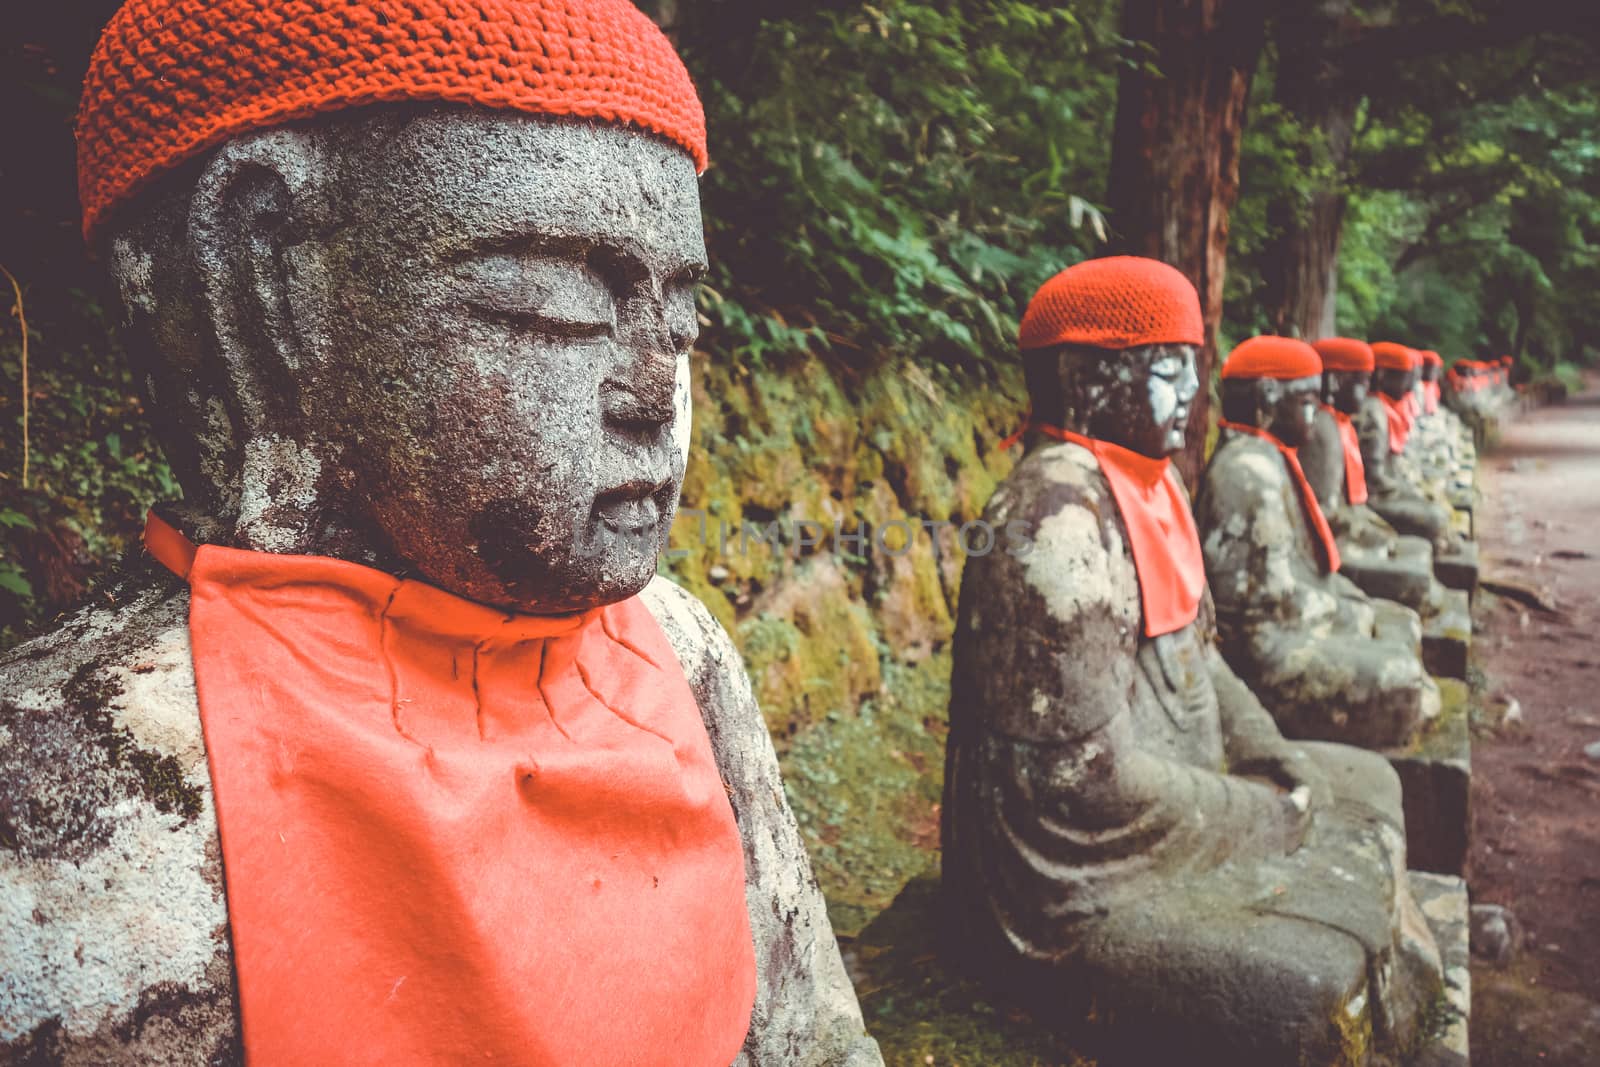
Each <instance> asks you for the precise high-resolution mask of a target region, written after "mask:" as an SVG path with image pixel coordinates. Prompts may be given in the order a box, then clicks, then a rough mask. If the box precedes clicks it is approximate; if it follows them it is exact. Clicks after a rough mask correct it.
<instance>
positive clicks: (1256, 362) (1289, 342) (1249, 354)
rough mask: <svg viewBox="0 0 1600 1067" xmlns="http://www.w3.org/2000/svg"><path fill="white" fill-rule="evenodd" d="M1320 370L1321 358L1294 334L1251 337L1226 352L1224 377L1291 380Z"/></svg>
mask: <svg viewBox="0 0 1600 1067" xmlns="http://www.w3.org/2000/svg"><path fill="white" fill-rule="evenodd" d="M1321 373H1322V357H1321V356H1319V355H1317V350H1316V349H1315V348H1312V347H1311V346H1310V345H1308V344H1306V343H1305V342H1304V341H1297V340H1295V339H1294V338H1293V337H1270V336H1269V337H1252V338H1250V340H1248V341H1246V342H1245V343H1244V344H1242V345H1240V346H1239V347H1237V348H1235V349H1234V350H1233V351H1232V352H1230V353H1228V359H1227V361H1226V362H1224V363H1223V364H1222V376H1223V377H1224V378H1275V379H1277V380H1278V381H1280V382H1292V381H1296V380H1298V379H1300V378H1315V377H1317V376H1318V375H1320V374H1321Z"/></svg>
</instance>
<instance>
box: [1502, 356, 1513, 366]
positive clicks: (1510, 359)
mask: <svg viewBox="0 0 1600 1067" xmlns="http://www.w3.org/2000/svg"><path fill="white" fill-rule="evenodd" d="M1516 361H1517V358H1516V357H1515V356H1501V357H1500V362H1501V363H1503V364H1505V365H1506V366H1508V367H1509V366H1511V365H1512V364H1513V363H1515V362H1516Z"/></svg>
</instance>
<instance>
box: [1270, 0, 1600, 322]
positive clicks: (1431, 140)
mask: <svg viewBox="0 0 1600 1067" xmlns="http://www.w3.org/2000/svg"><path fill="white" fill-rule="evenodd" d="M1541 35H1542V36H1544V37H1546V38H1547V39H1551V40H1552V41H1554V40H1555V38H1562V39H1564V41H1563V42H1562V44H1563V45H1564V46H1570V44H1571V42H1572V41H1574V40H1576V41H1587V42H1589V44H1590V45H1591V46H1592V45H1593V43H1594V42H1596V41H1600V13H1597V12H1596V11H1594V10H1591V9H1588V8H1587V6H1585V5H1573V4H1569V3H1566V2H1565V0H1467V2H1466V3H1464V4H1463V3H1451V4H1437V3H1425V4H1419V3H1410V4H1396V3H1383V4H1379V5H1376V6H1375V7H1374V5H1370V4H1368V5H1363V6H1362V8H1360V9H1358V8H1357V5H1356V4H1354V3H1353V2H1352V0H1290V2H1289V3H1286V4H1284V5H1283V6H1282V7H1281V8H1280V10H1279V13H1278V16H1277V19H1276V22H1275V24H1274V33H1273V41H1274V44H1275V45H1276V52H1277V68H1276V72H1275V75H1274V77H1275V82H1274V85H1275V90H1276V102H1277V103H1278V105H1279V106H1281V107H1282V109H1283V111H1284V113H1285V115H1286V116H1287V117H1288V118H1289V119H1290V120H1291V122H1292V123H1293V125H1294V126H1295V127H1296V128H1297V129H1298V131H1299V137H1298V138H1297V141H1296V144H1295V146H1294V151H1295V152H1296V154H1297V156H1298V160H1297V162H1298V164H1299V173H1300V176H1301V179H1302V180H1301V181H1299V182H1297V183H1294V185H1293V186H1291V187H1289V188H1285V189H1284V190H1282V191H1281V192H1280V194H1279V195H1278V196H1277V197H1275V199H1274V202H1273V203H1272V205H1271V206H1270V207H1269V209H1268V218H1269V222H1270V224H1271V230H1272V236H1271V240H1270V244H1269V247H1268V249H1267V251H1266V255H1265V256H1264V258H1263V274H1264V281H1265V303H1266V308H1265V311H1266V317H1267V321H1268V322H1269V323H1270V324H1271V326H1272V328H1273V329H1275V330H1276V331H1277V332H1278V333H1283V334H1289V335H1298V336H1305V337H1318V336H1325V335H1327V334H1330V333H1333V332H1334V330H1335V323H1334V307H1335V298H1336V296H1337V284H1338V283H1337V279H1338V261H1339V247H1340V240H1341V228H1342V222H1343V219H1344V214H1345V208H1346V204H1347V202H1348V194H1349V191H1350V188H1351V186H1352V184H1360V183H1362V182H1363V181H1366V182H1369V183H1376V184H1378V185H1381V186H1383V187H1388V188H1418V187H1423V188H1427V187H1430V186H1431V187H1432V188H1431V191H1432V192H1433V193H1434V194H1435V195H1437V196H1438V197H1439V198H1440V200H1441V202H1442V203H1441V210H1440V211H1439V213H1438V214H1437V215H1436V217H1435V219H1434V220H1433V224H1432V226H1431V227H1430V229H1432V230H1438V229H1442V228H1443V227H1445V226H1446V225H1448V224H1449V223H1450V222H1452V221H1454V220H1455V219H1457V218H1459V217H1461V215H1463V214H1465V213H1466V212H1467V211H1468V210H1470V209H1471V208H1473V207H1476V206H1478V205H1479V204H1482V203H1485V202H1487V200H1489V199H1492V198H1493V197H1494V196H1496V195H1498V194H1499V193H1500V192H1501V191H1502V190H1503V189H1504V188H1505V186H1506V185H1507V184H1508V183H1509V182H1510V181H1512V180H1513V179H1514V178H1515V177H1516V176H1517V171H1518V169H1519V168H1518V167H1516V166H1514V165H1510V164H1501V165H1498V166H1494V167H1487V168H1486V167H1483V166H1476V165H1475V166H1471V167H1454V168H1452V167H1448V166H1443V167H1442V166H1441V165H1440V155H1441V153H1440V147H1441V145H1443V144H1448V143H1449V141H1450V139H1451V136H1452V135H1453V134H1454V133H1455V132H1456V131H1455V127H1459V126H1460V125H1462V124H1463V122H1464V119H1463V113H1464V112H1465V111H1466V110H1467V109H1469V108H1470V106H1472V105H1475V104H1481V103H1484V102H1486V101H1489V102H1493V101H1494V100H1495V98H1497V97H1502V96H1504V95H1505V94H1508V93H1516V92H1519V91H1526V88H1527V86H1528V85H1529V84H1530V81H1529V76H1530V74H1532V67H1535V66H1537V65H1538V63H1539V62H1540V61H1541V58H1540V54H1539V52H1540V50H1537V49H1536V50H1535V58H1534V60H1533V61H1532V63H1531V64H1523V63H1520V62H1519V63H1513V64H1511V66H1512V67H1513V69H1512V70H1511V71H1510V72H1507V71H1506V70H1505V69H1503V63H1502V62H1497V61H1496V60H1501V61H1503V60H1506V59H1510V58H1513V53H1514V50H1515V49H1517V48H1519V47H1520V46H1522V45H1523V43H1524V42H1526V41H1528V40H1529V39H1530V38H1533V37H1537V36H1541ZM1557 50H1561V49H1560V48H1558V49H1557ZM1485 54H1488V55H1489V56H1490V57H1491V58H1490V60H1489V61H1488V62H1481V61H1480V62H1477V63H1474V64H1471V65H1468V64H1466V63H1465V62H1464V61H1465V60H1466V59H1467V58H1468V57H1472V58H1481V57H1482V56H1484V55H1485ZM1516 58H1518V59H1519V60H1520V58H1521V57H1516ZM1419 90H1421V91H1422V92H1424V93H1427V94H1429V96H1431V97H1432V99H1430V100H1429V104H1430V105H1431V106H1429V107H1428V109H1427V110H1428V113H1429V114H1428V123H1427V125H1428V126H1429V127H1430V129H1429V136H1428V138H1427V139H1426V141H1425V140H1424V139H1423V138H1421V137H1418V138H1415V139H1411V140H1409V141H1406V142H1405V143H1402V144H1400V145H1397V146H1390V148H1389V149H1388V150H1387V151H1386V152H1385V153H1384V155H1385V158H1383V159H1382V160H1380V161H1377V164H1376V165H1374V163H1373V162H1372V161H1363V160H1362V159H1361V158H1360V154H1359V152H1357V151H1356V150H1355V149H1356V144H1355V134H1356V117H1357V114H1358V112H1359V111H1360V110H1361V107H1362V104H1363V102H1365V103H1366V104H1367V105H1368V108H1369V110H1370V111H1372V112H1374V113H1377V114H1380V115H1382V114H1393V113H1394V112H1396V111H1399V110H1404V109H1407V108H1412V107H1413V106H1414V105H1415V104H1416V102H1417V101H1418V96H1417V94H1418V92H1419ZM1451 94H1454V95H1455V96H1457V97H1459V99H1456V100H1449V99H1446V98H1447V97H1448V96H1450V95H1451ZM1363 171H1365V172H1366V174H1365V175H1364V174H1363V173H1362V172H1363ZM1379 174H1382V175H1383V176H1382V177H1378V176H1377V175H1379ZM1425 248H1426V245H1421V246H1414V247H1413V249H1412V250H1411V251H1409V252H1408V253H1407V255H1408V257H1415V256H1417V255H1419V254H1421V252H1422V251H1423V250H1424V249H1425ZM1402 265H1403V264H1402Z"/></svg>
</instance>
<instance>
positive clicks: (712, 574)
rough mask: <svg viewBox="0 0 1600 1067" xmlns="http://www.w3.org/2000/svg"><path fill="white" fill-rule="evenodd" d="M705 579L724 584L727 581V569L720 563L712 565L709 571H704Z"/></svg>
mask: <svg viewBox="0 0 1600 1067" xmlns="http://www.w3.org/2000/svg"><path fill="white" fill-rule="evenodd" d="M706 577H707V578H710V579H711V580H712V581H713V582H725V581H727V580H728V568H726V567H724V566H723V565H722V564H720V563H717V564H714V565H713V566H712V568H711V569H710V570H708V571H706Z"/></svg>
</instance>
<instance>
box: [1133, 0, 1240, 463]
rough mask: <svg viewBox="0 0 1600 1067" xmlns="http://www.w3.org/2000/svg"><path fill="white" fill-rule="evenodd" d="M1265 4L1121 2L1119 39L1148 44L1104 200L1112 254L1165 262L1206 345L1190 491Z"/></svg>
mask: <svg viewBox="0 0 1600 1067" xmlns="http://www.w3.org/2000/svg"><path fill="white" fill-rule="evenodd" d="M1266 7H1267V5H1266V4H1265V3H1264V0H1127V2H1126V4H1125V5H1124V7H1123V15H1122V18H1123V29H1122V32H1123V36H1124V37H1127V38H1128V39H1129V40H1132V41H1137V42H1143V43H1145V44H1146V45H1148V47H1149V49H1150V52H1149V58H1150V59H1152V60H1153V61H1154V63H1155V66H1156V67H1157V68H1158V70H1159V73H1154V72H1151V71H1150V70H1149V69H1148V65H1147V64H1145V63H1143V62H1140V63H1137V64H1135V65H1130V66H1128V67H1127V68H1125V69H1124V70H1123V73H1122V81H1121V84H1120V85H1119V87H1118V92H1117V119H1116V131H1115V134H1114V135H1113V141H1112V147H1111V184H1110V188H1109V190H1108V191H1107V196H1106V201H1107V203H1108V205H1109V206H1110V208H1111V222H1112V225H1113V227H1114V228H1115V230H1116V243H1117V245H1118V247H1119V248H1120V250H1122V251H1124V252H1127V253H1129V254H1131V255H1140V256H1149V257H1151V258H1153V259H1159V260H1162V261H1164V262H1167V263H1170V264H1172V265H1173V266H1175V267H1177V268H1178V269H1179V270H1181V271H1183V272H1184V273H1185V274H1187V275H1188V276H1189V278H1190V280H1191V281H1193V282H1194V283H1195V287H1196V288H1197V289H1199V290H1200V306H1201V310H1202V311H1203V312H1204V313H1205V321H1206V334H1207V336H1206V344H1205V348H1204V349H1203V350H1202V352H1201V354H1200V367H1199V371H1200V380H1201V382H1203V383H1206V386H1205V387H1204V388H1202V390H1201V392H1200V395H1199V397H1197V398H1196V401H1195V407H1194V411H1193V414H1192V415H1191V417H1190V422H1189V443H1188V446H1187V447H1186V448H1185V449H1184V451H1183V453H1182V454H1181V455H1179V456H1176V457H1174V459H1175V461H1176V462H1177V464H1178V467H1179V470H1181V471H1182V472H1183V476H1184V478H1185V479H1186V480H1187V481H1188V483H1189V484H1190V485H1191V486H1195V485H1197V484H1198V478H1199V474H1200V471H1201V468H1202V467H1203V466H1204V464H1205V441H1206V437H1207V436H1208V432H1209V428H1210V409H1211V396H1210V389H1209V383H1210V381H1211V368H1212V366H1213V364H1214V363H1215V362H1216V328H1217V324H1218V322H1219V321H1220V320H1221V318H1222V282H1223V277H1224V275H1225V273H1226V270H1227V258H1228V213H1229V212H1230V211H1232V210H1233V205H1234V203H1235V202H1236V201H1237V200H1238V198H1239V142H1240V138H1241V136H1242V135H1243V132H1244V119H1245V105H1246V103H1247V102H1248V99H1249V96H1250V78H1251V75H1252V74H1253V73H1254V72H1255V68H1256V64H1257V62H1258V60H1259V59H1260V56H1261V47H1262V43H1263V40H1264V33H1263V23H1264V20H1265V15H1266Z"/></svg>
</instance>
